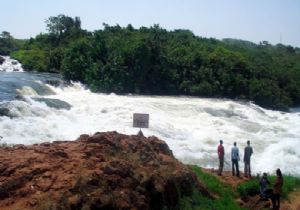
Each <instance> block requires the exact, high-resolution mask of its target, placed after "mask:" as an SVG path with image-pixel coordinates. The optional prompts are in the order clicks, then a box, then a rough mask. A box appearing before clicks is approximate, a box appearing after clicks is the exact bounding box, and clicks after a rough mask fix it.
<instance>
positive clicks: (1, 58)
mask: <svg viewBox="0 0 300 210" xmlns="http://www.w3.org/2000/svg"><path fill="white" fill-rule="evenodd" d="M4 61H5V59H4V58H3V57H2V56H0V65H1V64H2V63H3V62H4Z"/></svg>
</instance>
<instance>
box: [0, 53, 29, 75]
mask: <svg viewBox="0 0 300 210" xmlns="http://www.w3.org/2000/svg"><path fill="white" fill-rule="evenodd" d="M1 57H3V58H4V62H3V63H2V64H0V71H5V72H23V71H24V70H23V67H22V64H21V63H20V62H19V61H17V60H15V59H12V58H10V57H9V56H1Z"/></svg>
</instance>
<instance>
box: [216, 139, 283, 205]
mask: <svg viewBox="0 0 300 210" xmlns="http://www.w3.org/2000/svg"><path fill="white" fill-rule="evenodd" d="M217 151H218V157H219V170H218V175H219V176H221V175H222V172H223V167H224V155H225V151H224V146H223V140H220V144H219V146H218V150H217ZM252 154H253V148H252V147H251V146H250V141H249V140H248V141H247V145H246V147H245V149H244V158H243V160H244V166H245V167H244V176H245V177H249V178H250V177H251V166H250V160H251V156H252ZM239 161H240V154H239V148H238V147H237V144H236V142H234V143H233V147H232V148H231V163H232V164H231V165H232V175H233V176H237V177H239V176H240V171H239ZM276 175H277V177H276V180H275V183H274V186H273V189H268V187H267V186H268V185H269V184H270V182H269V180H268V178H267V174H266V173H264V174H263V176H262V178H261V179H260V182H259V185H260V196H261V198H262V199H269V198H271V200H272V206H273V209H279V208H280V194H281V191H282V185H283V177H282V173H281V170H280V169H279V168H278V169H277V170H276Z"/></svg>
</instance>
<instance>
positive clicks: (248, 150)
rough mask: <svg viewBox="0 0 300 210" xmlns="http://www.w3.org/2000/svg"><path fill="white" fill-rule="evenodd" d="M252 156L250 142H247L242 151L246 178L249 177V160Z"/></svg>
mask: <svg viewBox="0 0 300 210" xmlns="http://www.w3.org/2000/svg"><path fill="white" fill-rule="evenodd" d="M252 154H253V149H252V147H251V146H250V141H249V140H248V141H247V146H246V147H245V151H244V164H245V170H244V174H245V176H246V177H251V167H250V158H251V155H252Z"/></svg>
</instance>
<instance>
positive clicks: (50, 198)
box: [0, 132, 210, 210]
mask: <svg viewBox="0 0 300 210" xmlns="http://www.w3.org/2000/svg"><path fill="white" fill-rule="evenodd" d="M0 154H1V156H0V209H1V210H8V209H9V210H10V209H17V208H18V209H24V210H26V209H32V208H33V207H34V206H43V205H46V204H47V205H50V204H51V203H52V204H56V205H57V206H60V207H61V208H62V209H137V210H138V209H144V210H147V209H161V208H163V207H164V206H166V207H168V208H175V207H176V206H177V205H178V202H179V199H180V196H181V195H189V194H191V193H192V190H193V189H194V188H196V189H198V190H199V191H200V192H202V194H204V195H206V196H210V194H209V192H208V191H207V190H206V188H205V187H204V186H203V185H202V184H201V183H199V182H198V180H197V178H196V176H195V174H194V173H193V172H192V171H191V170H190V169H189V168H188V167H187V166H185V165H183V164H182V163H180V162H179V161H178V160H176V159H175V158H174V156H173V154H172V151H171V150H170V149H169V147H168V145H167V144H166V143H165V142H164V141H162V140H160V139H158V138H156V137H149V138H146V137H139V136H135V135H133V136H128V135H123V134H118V133H117V132H106V133H103V132H102V133H100V132H97V133H95V134H94V135H93V136H89V135H87V134H84V135H81V136H80V137H79V138H78V139H77V140H76V141H59V142H58V141H55V142H53V143H43V144H40V145H38V144H36V145H31V146H24V145H22V146H16V147H13V148H10V149H6V148H0ZM37 196H38V197H37ZM43 202H44V203H43ZM49 203H50V204H49Z"/></svg>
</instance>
